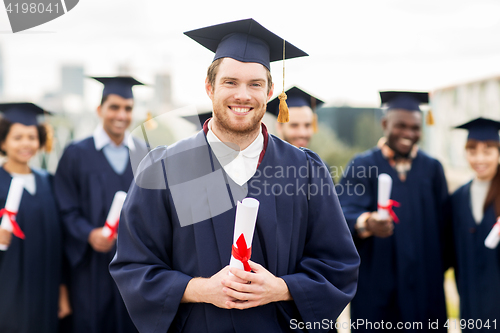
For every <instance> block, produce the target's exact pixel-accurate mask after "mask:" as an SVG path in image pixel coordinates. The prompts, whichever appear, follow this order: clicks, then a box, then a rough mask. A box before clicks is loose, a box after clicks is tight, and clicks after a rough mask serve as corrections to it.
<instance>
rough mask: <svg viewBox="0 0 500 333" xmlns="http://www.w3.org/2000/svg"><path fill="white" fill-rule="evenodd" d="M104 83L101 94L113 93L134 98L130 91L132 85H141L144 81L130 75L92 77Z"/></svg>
mask: <svg viewBox="0 0 500 333" xmlns="http://www.w3.org/2000/svg"><path fill="white" fill-rule="evenodd" d="M91 78H92V79H94V80H97V81H99V82H101V83H102V84H104V89H103V91H102V96H108V95H110V94H115V95H118V96H121V97H123V98H126V99H129V98H134V95H133V93H132V87H133V86H142V85H144V83H142V82H139V81H137V80H136V79H134V78H133V77H131V76H115V77H92V76H91Z"/></svg>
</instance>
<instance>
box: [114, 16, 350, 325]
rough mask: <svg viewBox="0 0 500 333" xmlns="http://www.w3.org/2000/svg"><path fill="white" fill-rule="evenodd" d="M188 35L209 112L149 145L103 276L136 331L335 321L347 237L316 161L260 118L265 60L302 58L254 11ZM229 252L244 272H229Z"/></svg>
mask: <svg viewBox="0 0 500 333" xmlns="http://www.w3.org/2000/svg"><path fill="white" fill-rule="evenodd" d="M186 35H188V36H189V37H191V38H192V39H194V40H195V41H197V42H199V43H200V44H202V45H203V46H205V47H207V48H208V49H210V50H211V51H213V52H215V57H214V60H213V62H212V64H211V65H210V67H209V69H208V73H207V78H206V81H205V89H206V92H207V94H208V97H209V98H210V99H211V100H212V105H213V117H212V118H211V119H209V120H208V121H207V122H205V123H204V126H203V130H201V131H199V132H198V133H196V134H195V135H194V136H191V137H190V138H187V139H185V140H182V141H179V142H177V143H175V144H173V145H171V146H169V147H158V148H156V149H154V150H152V151H151V152H150V153H149V155H148V156H146V158H144V160H143V161H142V163H141V165H140V166H139V169H138V177H136V181H135V183H134V184H133V185H132V187H131V189H130V191H129V194H128V196H127V199H126V201H125V204H124V206H123V211H122V215H121V222H120V227H119V237H118V246H117V253H116V256H115V258H114V259H113V261H112V263H111V265H110V271H111V274H112V275H113V278H114V279H115V281H116V283H117V285H118V287H119V289H120V292H121V293H122V295H123V298H124V300H125V303H126V304H127V308H128V310H129V312H130V315H131V317H132V320H133V321H134V323H135V324H136V326H137V328H138V329H139V331H141V332H186V333H187V332H196V333H205V332H213V333H220V332H241V333H244V332H306V331H307V332H324V331H329V330H330V329H332V328H333V329H335V320H336V319H337V317H338V315H339V314H340V313H341V312H342V310H343V309H344V308H345V306H346V305H347V304H348V303H349V301H350V300H351V299H352V297H353V296H354V293H355V291H356V281H357V271H358V265H359V257H358V254H357V252H356V249H355V247H354V243H353V240H352V236H351V234H350V232H349V229H348V228H347V224H345V219H344V217H343V214H342V210H341V208H340V205H339V201H338V199H337V195H336V193H335V190H334V187H333V183H332V180H331V178H330V175H329V173H328V170H326V168H325V167H324V164H323V163H322V162H321V160H320V158H319V157H318V156H317V155H316V154H315V153H313V152H311V151H309V150H307V149H299V148H296V147H294V146H292V145H290V144H288V143H286V142H284V141H282V140H281V139H279V138H277V137H275V136H273V135H269V133H268V131H267V128H266V126H265V125H264V124H263V123H262V121H261V120H262V117H263V116H264V114H265V112H266V103H267V102H268V101H269V99H270V98H271V97H272V94H273V88H274V86H273V83H272V78H271V75H270V62H271V61H276V60H283V47H284V45H285V58H286V59H290V58H295V57H299V56H304V55H306V54H305V53H304V52H303V51H301V50H300V49H298V48H296V47H295V46H293V45H292V44H290V43H288V42H286V43H285V42H284V40H283V39H282V38H280V37H278V36H276V35H275V34H273V33H272V32H270V31H269V30H267V29H266V28H264V27H263V26H261V25H260V24H259V23H257V22H256V21H254V20H253V19H246V20H241V21H235V22H229V23H223V24H220V25H215V26H210V27H206V28H202V29H198V30H193V31H189V32H186ZM285 98H286V96H285V94H283V95H282V99H283V106H282V107H283V108H282V114H281V115H280V116H282V118H281V121H286V117H287V114H286V111H287V110H286V101H285V100H284V99H285ZM279 118H280V117H279ZM287 168H288V169H287ZM300 170H302V172H301V173H300V172H299V171H300ZM295 171H296V172H295ZM321 186H323V192H322V193H321ZM308 188H309V189H310V190H308ZM316 189H317V190H316ZM246 197H249V198H254V199H256V200H258V201H259V203H260V206H259V209H258V213H257V218H256V225H255V231H254V234H253V241H252V242H251V244H247V245H246V246H244V247H242V245H241V244H242V243H239V244H238V243H237V247H236V246H234V245H233V233H234V229H235V215H236V204H237V202H238V201H241V200H242V199H244V198H246ZM243 240H244V239H243ZM247 246H248V249H245V247H247ZM231 255H233V256H238V257H239V259H237V260H240V261H241V263H243V264H244V265H243V267H244V268H245V269H238V268H235V267H229V266H228V264H229V261H230V258H231ZM250 257H251V259H249V258H250ZM235 258H236V257H235ZM229 273H231V274H229Z"/></svg>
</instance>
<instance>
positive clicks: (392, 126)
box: [339, 91, 450, 332]
mask: <svg viewBox="0 0 500 333" xmlns="http://www.w3.org/2000/svg"><path fill="white" fill-rule="evenodd" d="M380 97H381V100H382V105H383V106H386V107H387V109H386V110H385V115H384V117H383V119H382V127H383V129H384V137H383V138H382V139H381V140H380V141H379V144H378V145H377V147H375V148H373V149H371V150H369V151H366V152H364V153H361V154H359V155H358V156H356V157H355V158H354V159H353V160H352V161H351V162H350V163H349V164H348V167H347V169H346V171H345V172H344V175H343V178H342V179H341V182H340V186H342V188H343V192H342V194H341V195H339V199H340V202H341V205H342V209H343V211H344V214H345V217H346V220H347V223H348V224H349V228H350V229H351V232H352V234H353V237H354V240H355V243H356V246H357V249H358V252H359V255H360V257H361V266H360V270H359V284H358V291H357V293H356V296H355V297H354V299H353V301H352V302H351V319H352V320H353V321H356V320H358V319H364V320H366V321H370V322H380V321H382V320H383V321H384V322H386V323H387V322H390V323H391V324H392V325H393V327H396V325H397V323H398V322H425V323H427V322H428V321H429V320H431V321H435V320H439V322H443V323H444V322H445V321H446V305H445V298H444V289H443V281H444V271H445V268H446V266H447V265H448V264H447V262H448V255H447V253H446V252H445V251H444V249H445V248H446V245H445V241H446V234H445V232H444V231H445V228H446V221H447V220H446V209H447V202H448V200H449V195H448V188H447V184H446V179H445V176H444V172H443V167H442V166H441V163H439V161H437V160H436V159H434V158H432V157H430V156H428V155H427V154H426V153H424V152H422V151H421V150H419V149H418V146H417V142H418V141H419V139H420V135H421V131H422V122H423V116H422V114H423V112H422V111H421V110H420V104H425V103H428V94H427V93H424V92H402V91H397V92H394V91H388V92H381V93H380ZM384 174H385V176H384ZM387 175H389V177H387ZM391 184H392V185H391ZM356 188H357V191H355V190H353V189H356ZM389 199H392V200H393V201H390V200H389ZM448 234H450V233H449V232H448ZM365 329H366V331H369V330H368V329H367V328H359V330H358V331H365ZM440 330H441V331H443V332H445V331H446V328H443V327H442V326H441V327H440ZM437 331H439V330H437Z"/></svg>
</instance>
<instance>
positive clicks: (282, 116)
mask: <svg viewBox="0 0 500 333" xmlns="http://www.w3.org/2000/svg"><path fill="white" fill-rule="evenodd" d="M278 98H279V100H280V106H279V110H280V112H279V114H278V122H280V123H287V122H288V120H290V117H289V115H288V105H286V94H285V40H284V39H283V91H282V92H281V94H279V96H278Z"/></svg>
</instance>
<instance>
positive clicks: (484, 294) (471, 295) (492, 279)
mask: <svg viewBox="0 0 500 333" xmlns="http://www.w3.org/2000/svg"><path fill="white" fill-rule="evenodd" d="M470 187H471V182H469V183H467V184H465V185H463V186H462V187H460V188H459V189H458V190H457V191H456V192H455V193H454V194H453V196H452V208H453V231H454V239H455V253H456V264H455V278H456V281H457V288H458V293H459V295H460V317H461V318H462V319H465V320H469V319H473V320H474V325H473V326H471V328H472V327H474V329H471V330H470V331H476V332H477V331H484V332H491V331H494V330H495V327H494V323H493V320H495V319H496V328H497V329H498V328H499V327H500V287H499V284H500V246H499V247H497V248H496V249H494V250H491V249H489V248H487V247H486V246H485V245H484V240H485V239H486V237H487V236H488V234H489V233H490V231H491V228H492V227H493V225H494V224H495V222H496V216H495V209H494V207H493V205H491V206H490V207H488V209H487V210H486V211H485V213H484V216H483V219H482V221H481V223H480V224H479V225H478V224H476V222H475V220H474V217H473V215H472V209H471V197H470V196H471V192H470ZM478 319H479V320H481V321H482V324H483V325H484V324H485V323H486V322H487V320H489V325H490V328H489V329H487V328H485V327H483V329H482V330H480V327H478V326H477V325H476V320H478ZM465 330H467V328H466V329H465Z"/></svg>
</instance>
